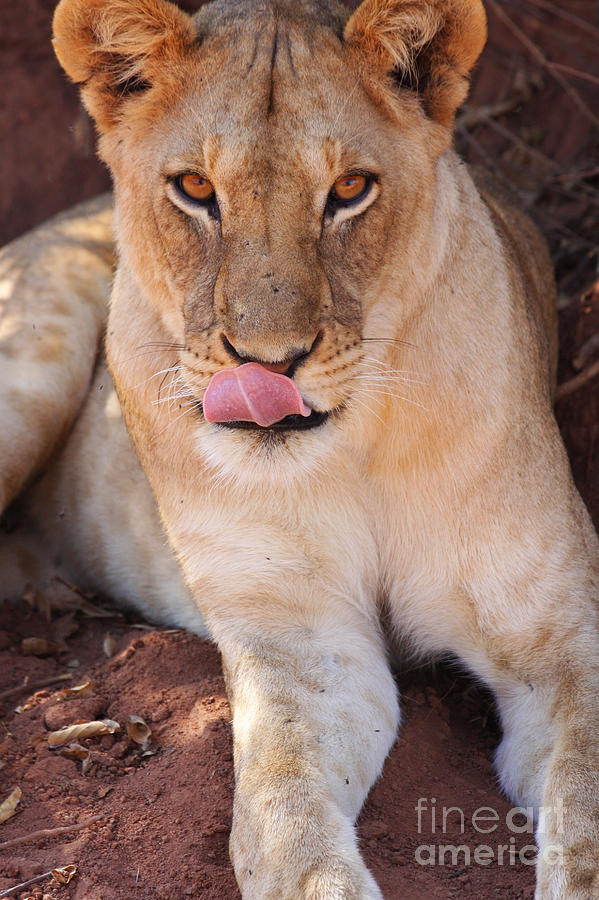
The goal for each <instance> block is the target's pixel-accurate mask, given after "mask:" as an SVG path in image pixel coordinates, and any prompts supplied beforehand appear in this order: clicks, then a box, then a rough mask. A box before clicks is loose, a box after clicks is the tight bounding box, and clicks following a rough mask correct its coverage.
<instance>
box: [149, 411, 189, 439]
mask: <svg viewBox="0 0 599 900" xmlns="http://www.w3.org/2000/svg"><path fill="white" fill-rule="evenodd" d="M194 407H195V403H189V405H188V406H187V407H186V408H185V409H184V410H183V412H182V413H179V415H178V416H175V418H174V419H171V420H170V421H169V422H167V423H166V425H165V426H164V428H162V429H161V430H160V431H159V432H158V434H157V435H156V437H157V438H159V437H160V435H162V434H164V432H165V431H166V430H167V428H170V427H171V426H172V425H174V424H175V422H178V421H179V419H182V418H183V416H186V415H188V414H189V413H190V412H193V409H194Z"/></svg>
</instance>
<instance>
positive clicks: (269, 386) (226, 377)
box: [204, 362, 312, 428]
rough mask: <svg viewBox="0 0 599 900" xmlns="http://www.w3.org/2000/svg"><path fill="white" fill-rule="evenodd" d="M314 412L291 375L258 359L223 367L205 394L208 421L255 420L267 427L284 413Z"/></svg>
mask: <svg viewBox="0 0 599 900" xmlns="http://www.w3.org/2000/svg"><path fill="white" fill-rule="evenodd" d="M311 411H312V410H311V409H309V408H308V407H307V406H306V404H305V403H304V401H303V400H302V395H301V394H300V392H299V391H298V389H297V387H296V385H295V383H294V382H293V381H292V380H291V378H287V376H286V375H279V374H277V373H276V372H270V371H269V370H268V369H265V368H264V366H261V365H260V364H259V363H255V362H251V363H244V364H243V365H242V366H237V368H236V369H221V371H220V372H217V373H216V374H215V375H213V376H212V378H211V379H210V382H209V384H208V387H207V388H206V393H205V394H204V416H205V418H206V420H207V421H208V422H255V423H256V425H261V426H262V427H263V428H268V427H269V425H274V423H275V422H279V421H280V420H281V419H284V418H285V416H292V415H300V416H309V415H310V413H311Z"/></svg>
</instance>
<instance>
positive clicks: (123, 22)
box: [53, 0, 196, 128]
mask: <svg viewBox="0 0 599 900" xmlns="http://www.w3.org/2000/svg"><path fill="white" fill-rule="evenodd" d="M53 28H54V40H53V44H54V50H55V53H56V55H57V57H58V60H59V62H60V64H61V65H62V67H63V68H64V70H65V72H66V73H67V75H68V76H69V77H70V78H71V79H72V80H73V81H75V82H76V83H79V84H82V97H83V101H84V103H85V105H86V106H87V108H88V110H89V112H90V113H91V115H92V116H93V117H94V118H95V120H96V122H97V123H98V126H99V127H100V128H106V127H108V126H109V125H111V124H113V123H114V121H116V119H117V118H118V108H119V106H120V104H121V102H122V100H123V98H124V97H126V96H127V95H129V94H131V93H133V92H134V91H140V90H144V89H146V88H149V87H151V85H152V76H153V72H155V71H156V70H157V68H159V67H160V68H163V67H164V68H167V69H168V68H170V69H171V70H172V71H176V64H177V61H178V60H179V59H182V58H183V56H184V55H185V53H186V51H188V50H189V48H190V47H191V45H192V44H193V42H194V40H195V36H196V35H195V31H194V28H193V24H192V20H191V18H190V17H189V16H188V15H187V14H186V13H185V12H183V10H181V9H179V7H177V6H175V5H174V4H172V3H168V2H167V0H61V2H60V3H59V4H58V6H57V8H56V12H55V13H54V23H53ZM165 64H168V65H167V66H165Z"/></svg>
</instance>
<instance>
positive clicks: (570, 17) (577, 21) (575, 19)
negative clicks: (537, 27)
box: [527, 0, 599, 38]
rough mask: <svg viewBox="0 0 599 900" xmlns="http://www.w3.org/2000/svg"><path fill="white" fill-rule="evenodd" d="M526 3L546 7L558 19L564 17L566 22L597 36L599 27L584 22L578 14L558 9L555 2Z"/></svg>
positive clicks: (545, 0) (532, 0)
mask: <svg viewBox="0 0 599 900" xmlns="http://www.w3.org/2000/svg"><path fill="white" fill-rule="evenodd" d="M527 3H529V4H531V5H532V6H537V7H538V8H539V9H546V10H547V12H550V13H553V15H554V16H558V17H559V18H560V19H565V20H566V21H567V22H572V24H573V25H577V26H578V28H581V29H582V30H583V31H588V33H589V34H591V35H592V36H593V37H594V38H598V37H599V28H597V26H596V25H592V24H591V23H590V22H585V20H584V19H581V18H580V16H575V15H574V14H573V13H571V12H568V11H567V10H565V9H560V7H559V6H557V4H555V3H550V2H549V0H527Z"/></svg>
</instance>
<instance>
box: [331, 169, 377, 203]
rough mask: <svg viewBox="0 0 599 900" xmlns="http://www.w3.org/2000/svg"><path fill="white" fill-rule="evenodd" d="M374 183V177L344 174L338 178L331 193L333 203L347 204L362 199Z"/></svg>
mask: <svg viewBox="0 0 599 900" xmlns="http://www.w3.org/2000/svg"><path fill="white" fill-rule="evenodd" d="M371 183H372V178H369V177H368V176H367V175H343V176H342V177H341V178H338V179H337V181H336V182H335V184H334V185H333V187H332V188H331V193H330V195H329V198H330V200H331V201H332V202H333V203H337V204H338V205H341V206H347V205H348V204H350V203H353V202H355V201H356V200H359V199H361V198H362V197H363V196H364V195H365V194H366V192H367V191H368V188H369V187H370V185H371Z"/></svg>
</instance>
